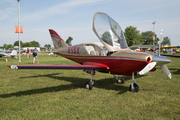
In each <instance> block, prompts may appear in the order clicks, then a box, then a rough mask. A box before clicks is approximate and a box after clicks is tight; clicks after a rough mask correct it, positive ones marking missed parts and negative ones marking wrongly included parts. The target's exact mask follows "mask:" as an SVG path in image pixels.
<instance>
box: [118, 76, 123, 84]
mask: <svg viewBox="0 0 180 120" xmlns="http://www.w3.org/2000/svg"><path fill="white" fill-rule="evenodd" d="M124 82H125V80H124V78H123V77H118V80H117V83H118V84H124Z"/></svg>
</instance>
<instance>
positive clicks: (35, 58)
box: [26, 48, 39, 64]
mask: <svg viewBox="0 0 180 120" xmlns="http://www.w3.org/2000/svg"><path fill="white" fill-rule="evenodd" d="M37 53H38V50H37V48H35V49H34V50H33V51H32V56H33V64H34V63H35V61H37V63H38V64H39V62H38V58H37V56H38V55H37ZM26 55H27V58H30V53H29V49H27V51H26Z"/></svg>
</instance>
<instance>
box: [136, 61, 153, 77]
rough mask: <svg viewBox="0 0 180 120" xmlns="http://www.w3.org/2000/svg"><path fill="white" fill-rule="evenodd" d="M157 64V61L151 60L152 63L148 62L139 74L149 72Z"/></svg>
mask: <svg viewBox="0 0 180 120" xmlns="http://www.w3.org/2000/svg"><path fill="white" fill-rule="evenodd" d="M155 65H156V62H151V63H148V64H147V65H146V66H145V67H144V68H143V69H142V70H141V71H140V72H139V74H140V75H143V74H145V73H147V72H149V71H150V70H151V69H153V68H154V67H155Z"/></svg>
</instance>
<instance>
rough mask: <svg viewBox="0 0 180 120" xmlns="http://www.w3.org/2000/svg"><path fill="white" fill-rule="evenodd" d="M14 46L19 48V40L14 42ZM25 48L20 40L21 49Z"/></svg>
mask: <svg viewBox="0 0 180 120" xmlns="http://www.w3.org/2000/svg"><path fill="white" fill-rule="evenodd" d="M14 46H19V40H17V41H15V42H14ZM22 46H23V42H22V41H21V40H20V47H22Z"/></svg>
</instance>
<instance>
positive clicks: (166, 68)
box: [161, 65, 172, 79]
mask: <svg viewBox="0 0 180 120" xmlns="http://www.w3.org/2000/svg"><path fill="white" fill-rule="evenodd" d="M161 70H162V71H163V72H164V73H166V75H167V76H168V77H169V78H170V79H171V78H172V76H171V73H170V71H169V69H168V67H167V66H166V65H161Z"/></svg>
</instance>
